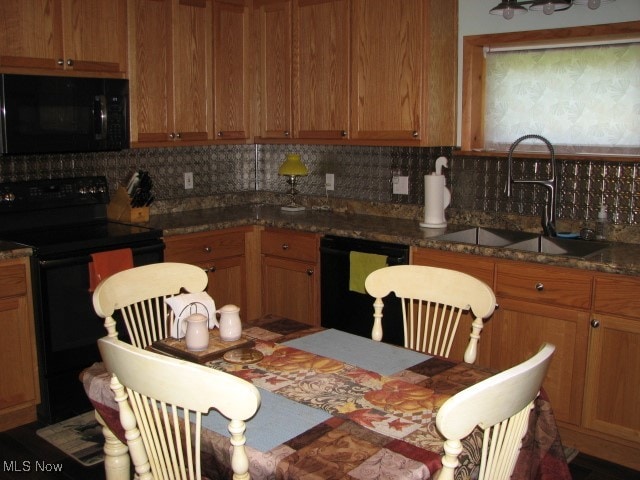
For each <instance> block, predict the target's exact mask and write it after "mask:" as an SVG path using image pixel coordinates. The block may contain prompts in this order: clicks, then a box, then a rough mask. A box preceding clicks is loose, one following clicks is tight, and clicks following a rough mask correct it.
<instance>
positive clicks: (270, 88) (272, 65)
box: [255, 0, 293, 139]
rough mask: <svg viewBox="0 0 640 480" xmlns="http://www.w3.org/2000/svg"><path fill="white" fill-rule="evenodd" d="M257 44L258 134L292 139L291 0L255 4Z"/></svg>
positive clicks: (265, 0) (265, 1)
mask: <svg viewBox="0 0 640 480" xmlns="http://www.w3.org/2000/svg"><path fill="white" fill-rule="evenodd" d="M255 6H256V8H257V22H258V24H257V30H258V42H259V46H258V48H259V50H260V53H259V59H258V71H259V75H258V77H259V85H258V89H259V92H260V94H259V95H258V97H259V100H258V101H259V105H258V109H259V114H258V115H259V122H260V128H259V132H260V135H261V136H262V137H263V138H279V139H289V138H291V136H292V134H291V129H292V127H293V124H292V105H291V0H284V1H268V0H262V1H261V2H260V1H257V2H256V3H255Z"/></svg>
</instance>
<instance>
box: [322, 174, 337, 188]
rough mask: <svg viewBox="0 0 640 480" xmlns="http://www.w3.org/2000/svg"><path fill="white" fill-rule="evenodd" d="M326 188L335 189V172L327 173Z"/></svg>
mask: <svg viewBox="0 0 640 480" xmlns="http://www.w3.org/2000/svg"><path fill="white" fill-rule="evenodd" d="M324 188H325V189H326V190H333V189H334V188H336V184H335V177H334V175H333V173H327V174H326V175H325V181H324Z"/></svg>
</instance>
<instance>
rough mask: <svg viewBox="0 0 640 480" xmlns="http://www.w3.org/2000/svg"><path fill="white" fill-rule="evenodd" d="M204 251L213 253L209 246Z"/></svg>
mask: <svg viewBox="0 0 640 480" xmlns="http://www.w3.org/2000/svg"><path fill="white" fill-rule="evenodd" d="M203 250H204V251H205V252H207V253H211V247H209V246H206V247H204V248H203Z"/></svg>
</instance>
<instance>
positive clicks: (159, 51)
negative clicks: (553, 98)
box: [129, 0, 213, 146]
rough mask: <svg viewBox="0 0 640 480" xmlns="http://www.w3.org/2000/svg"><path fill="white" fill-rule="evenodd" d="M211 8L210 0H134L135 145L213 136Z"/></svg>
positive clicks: (192, 141) (131, 7) (196, 141)
mask: <svg viewBox="0 0 640 480" xmlns="http://www.w3.org/2000/svg"><path fill="white" fill-rule="evenodd" d="M212 8H213V7H212V4H211V1H210V0H130V2H129V24H130V28H129V41H130V44H129V49H130V55H129V59H130V68H129V69H130V78H131V82H130V90H131V141H132V144H133V145H134V146H162V145H165V146H166V145H176V144H202V143H207V142H208V141H210V140H211V139H212V138H213V136H212V134H211V132H212V129H213V121H212V118H211V117H212V115H211V110H212V107H211V97H212V94H211V92H212V91H213V87H212V82H211V78H212V72H211V71H212V68H211V61H210V59H211V48H212V30H213V29H212Z"/></svg>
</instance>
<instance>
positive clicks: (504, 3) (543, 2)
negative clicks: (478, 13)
mask: <svg viewBox="0 0 640 480" xmlns="http://www.w3.org/2000/svg"><path fill="white" fill-rule="evenodd" d="M613 1H615V0H525V1H519V0H501V1H500V3H499V4H498V5H496V6H495V7H493V8H492V9H491V10H489V13H491V14H492V15H502V17H503V18H505V19H507V20H511V19H512V18H513V17H514V16H515V15H518V14H521V13H527V12H528V11H529V10H531V11H534V12H543V13H544V14H545V15H551V14H552V13H554V12H561V11H563V10H568V9H569V8H571V6H572V5H587V6H588V7H589V8H590V9H591V10H595V9H597V8H598V7H600V4H601V3H609V2H613ZM525 5H528V6H529V7H528V8H527V7H526V6H525Z"/></svg>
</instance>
